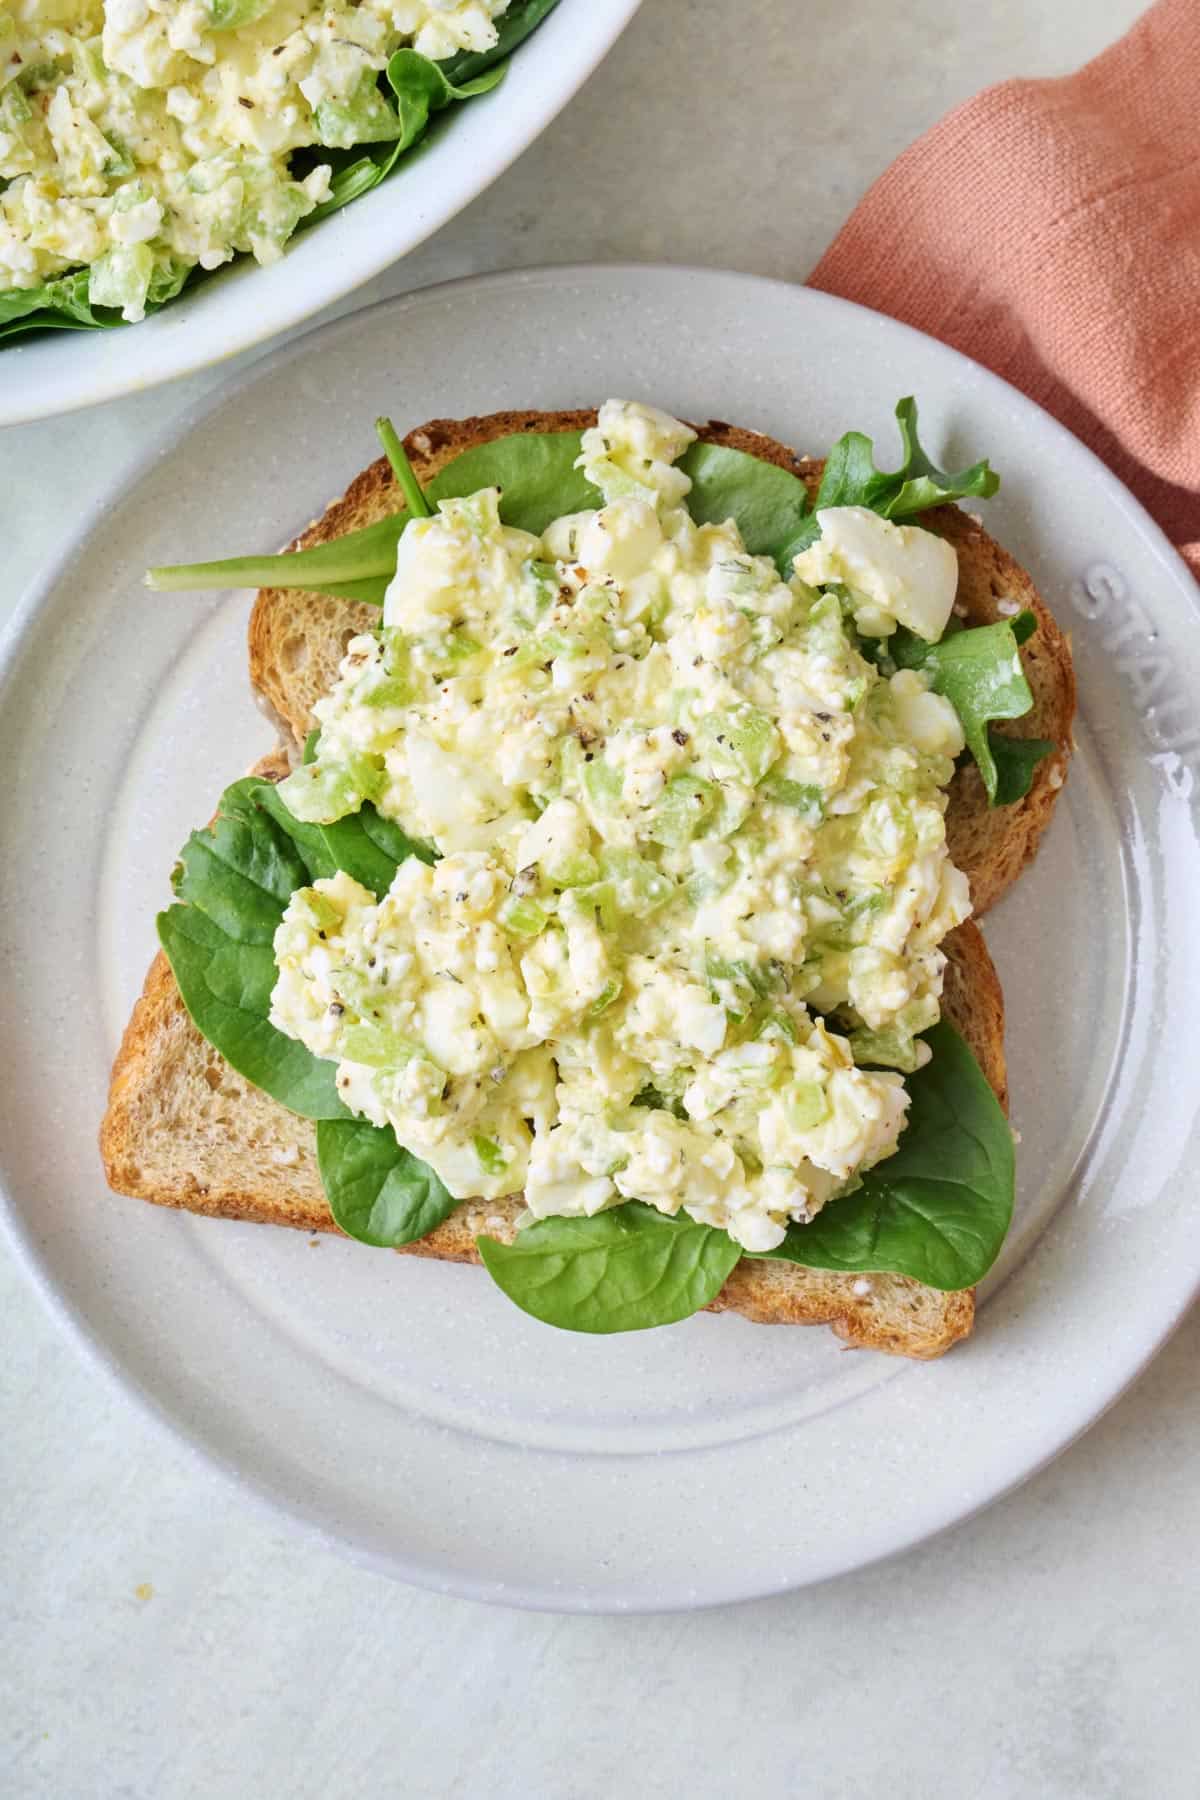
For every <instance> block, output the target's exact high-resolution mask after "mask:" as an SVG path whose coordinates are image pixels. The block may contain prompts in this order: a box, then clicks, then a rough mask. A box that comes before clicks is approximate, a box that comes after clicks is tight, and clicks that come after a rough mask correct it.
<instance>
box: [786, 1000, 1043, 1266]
mask: <svg viewBox="0 0 1200 1800" xmlns="http://www.w3.org/2000/svg"><path fill="white" fill-rule="evenodd" d="M926 1042H927V1043H928V1044H929V1047H930V1049H931V1050H932V1052H933V1056H932V1059H931V1060H930V1061H929V1062H928V1063H926V1065H925V1067H924V1068H923V1069H921V1070H919V1071H918V1072H917V1074H915V1075H912V1076H910V1077H909V1079H908V1083H907V1086H908V1091H909V1094H910V1096H911V1105H910V1107H909V1112H908V1123H907V1125H906V1126H905V1129H904V1132H903V1135H902V1136H901V1139H900V1147H899V1149H898V1150H897V1151H896V1153H895V1155H894V1156H889V1157H888V1158H887V1159H886V1160H885V1161H884V1162H881V1163H879V1164H878V1165H877V1166H876V1167H875V1168H873V1169H869V1170H868V1171H867V1173H866V1174H865V1175H864V1176H863V1178H862V1185H861V1187H859V1188H857V1189H856V1190H855V1192H854V1193H852V1194H845V1195H843V1196H842V1198H841V1199H839V1200H832V1201H831V1202H830V1203H829V1205H828V1206H826V1207H825V1208H823V1210H822V1211H821V1212H819V1213H818V1214H817V1216H816V1218H815V1219H814V1220H813V1221H812V1222H811V1224H808V1225H792V1226H790V1227H789V1228H788V1233H787V1236H786V1238H785V1239H784V1241H783V1243H782V1244H781V1245H780V1246H779V1247H778V1249H775V1250H769V1251H767V1252H765V1254H766V1255H767V1256H768V1257H770V1258H772V1259H774V1260H776V1261H779V1262H793V1263H799V1264H800V1265H801V1266H802V1267H804V1268H809V1269H846V1270H855V1271H862V1272H863V1273H864V1274H866V1273H872V1272H879V1271H883V1272H886V1273H891V1274H896V1275H912V1276H914V1277H915V1278H916V1279H917V1280H918V1281H924V1282H927V1283H928V1284H929V1286H930V1287H936V1288H942V1289H944V1290H946V1291H948V1292H954V1291H956V1290H957V1289H959V1288H966V1287H973V1286H974V1285H975V1283H976V1282H977V1281H981V1280H982V1279H983V1277H984V1276H985V1275H986V1274H987V1272H988V1270H989V1269H990V1268H991V1266H992V1264H993V1262H994V1261H995V1260H996V1257H997V1256H998V1254H999V1252H1000V1246H1001V1244H1002V1243H1003V1242H1004V1238H1005V1234H1006V1232H1007V1231H1008V1227H1009V1222H1010V1220H1011V1218H1012V1206H1013V1180H1014V1157H1013V1139H1012V1132H1011V1131H1010V1129H1009V1125H1008V1121H1007V1119H1006V1118H1005V1117H1004V1114H1003V1112H1002V1111H1001V1108H1000V1103H999V1101H998V1100H997V1099H996V1096H995V1095H994V1094H993V1092H992V1090H991V1088H990V1087H989V1086H988V1084H987V1081H986V1079H985V1078H984V1075H983V1072H982V1070H981V1069H980V1067H979V1064H978V1063H977V1062H976V1061H975V1058H974V1057H973V1056H972V1054H971V1052H970V1050H969V1049H968V1047H967V1045H966V1044H965V1043H964V1042H963V1040H962V1038H961V1037H960V1036H959V1035H958V1033H957V1032H956V1031H955V1030H954V1028H953V1026H951V1025H948V1024H947V1023H946V1022H945V1021H944V1020H943V1021H942V1022H941V1023H940V1024H938V1025H935V1026H934V1027H933V1029H932V1031H930V1032H928V1033H927V1034H926Z"/></svg>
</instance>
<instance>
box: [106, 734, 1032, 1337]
mask: <svg viewBox="0 0 1200 1800" xmlns="http://www.w3.org/2000/svg"><path fill="white" fill-rule="evenodd" d="M286 768H287V763H286V760H285V759H284V758H283V757H282V756H281V755H276V756H275V757H268V758H266V759H265V760H264V761H263V762H262V763H260V764H259V765H258V767H257V770H256V772H257V773H259V774H262V775H265V776H268V777H269V778H270V779H272V780H278V779H279V777H280V776H281V775H282V774H284V773H285V772H286ZM945 948H946V950H947V953H948V955H949V959H950V960H949V963H948V965H947V969H946V986H945V1000H944V1005H945V1011H946V1015H947V1017H948V1018H950V1019H951V1020H952V1021H953V1022H954V1023H955V1024H956V1025H957V1027H958V1029H959V1030H960V1031H961V1032H962V1034H963V1036H964V1037H965V1038H966V1039H967V1041H968V1043H969V1044H970V1045H971V1048H972V1049H973V1051H974V1052H975V1055H976V1057H977V1058H978V1060H979V1063H980V1065H981V1067H982V1069H983V1071H984V1074H985V1075H986V1076H987V1079H988V1081H989V1082H990V1083H991V1085H992V1087H993V1088H994V1090H995V1092H996V1094H997V1096H998V1097H999V1099H1000V1101H1001V1103H1002V1105H1004V1106H1005V1108H1006V1109H1007V1104H1008V1090H1007V1085H1006V1080H1005V1065H1004V1002H1003V998H1002V995H1001V992H1000V983H999V981H998V979H997V977H996V971H995V969H994V968H993V966H992V961H991V958H990V957H989V955H988V953H987V947H986V945H985V944H984V941H983V937H982V934H981V933H980V931H979V929H978V927H977V926H975V925H974V924H972V923H970V922H969V921H968V923H967V924H965V925H960V926H959V928H958V930H957V931H955V932H953V933H952V934H951V935H950V937H949V938H947V940H946V944H945ZM100 1150H101V1155H102V1156H103V1159H104V1167H105V1171H106V1173H107V1176H108V1182H109V1186H110V1187H112V1188H114V1189H115V1190H116V1191H117V1192H118V1193H120V1194H129V1195H131V1196H133V1197H134V1198H136V1199H141V1200H151V1201H153V1202H154V1203H155V1204H156V1205H159V1206H173V1207H182V1208H185V1209H187V1210H188V1211H190V1212H197V1213H209V1214H212V1215H213V1216H215V1217H218V1218H224V1219H246V1220H252V1221H254V1222H256V1223H259V1224H267V1225H291V1226H293V1227H295V1228H296V1229H297V1230H300V1231H310V1232H314V1231H330V1232H337V1231H338V1227H337V1226H336V1225H335V1224H334V1221H333V1217H332V1215H331V1213H330V1211H329V1207H328V1204H327V1202H326V1199H325V1193H324V1189H323V1188H322V1186H321V1177H320V1174H319V1172H318V1169H317V1155H316V1133H315V1130H314V1128H313V1126H312V1125H311V1124H310V1123H309V1121H308V1120H307V1119H301V1118H298V1117H297V1116H296V1115H295V1114H294V1113H290V1112H288V1111H287V1110H286V1108H284V1107H282V1106H280V1105H279V1103H278V1101H276V1100H272V1099H270V1097H269V1096H268V1095H266V1094H264V1093H263V1092H262V1091H261V1090H260V1089H258V1088H255V1087H252V1086H251V1085H250V1083H249V1082H248V1081H246V1080H245V1079H244V1078H243V1077H242V1076H241V1075H238V1074H237V1073H236V1072H235V1071H234V1070H233V1069H231V1068H230V1066H229V1064H228V1063H227V1062H226V1061H225V1060H224V1058H223V1057H222V1056H221V1055H220V1054H219V1053H218V1052H217V1051H216V1050H214V1049H213V1048H212V1046H211V1045H210V1044H208V1043H207V1042H206V1041H205V1039H204V1038H202V1037H201V1035H200V1033H199V1032H198V1031H197V1029H196V1027H195V1026H194V1025H193V1024H192V1021H191V1019H190V1018H189V1017H188V1014H187V1011H186V1009H185V1007H184V1004H183V1001H182V999H181V998H180V994H179V989H178V988H177V986H176V985H175V978H174V976H173V975H172V973H171V969H170V966H169V964H168V963H167V959H166V957H165V956H163V955H162V954H161V952H160V953H159V955H158V956H156V957H155V959H154V962H153V964H152V965H151V968H150V972H149V974H148V975H147V977H146V983H145V986H144V988H143V990H142V995H141V998H140V999H139V1000H138V1002H137V1005H136V1006H135V1007H134V1010H133V1016H132V1018H131V1019H130V1021H129V1024H128V1026H127V1027H126V1030H125V1036H124V1039H123V1040H122V1043H121V1048H120V1051H119V1053H118V1055H117V1060H116V1063H115V1064H114V1067H113V1074H112V1085H111V1088H110V1090H109V1101H108V1111H107V1112H106V1114H105V1117H104V1123H103V1125H102V1127H101V1132H100ZM521 1211H522V1201H521V1200H520V1198H519V1197H518V1198H514V1199H509V1200H493V1201H481V1200H466V1201H464V1202H463V1203H462V1205H460V1206H459V1207H458V1208H456V1210H455V1211H454V1212H453V1213H452V1214H451V1215H450V1217H449V1218H448V1219H446V1220H445V1221H444V1223H443V1224H441V1225H439V1226H438V1227H437V1229H436V1230H435V1231H432V1232H430V1233H429V1235H428V1237H425V1238H422V1239H421V1240H420V1242H419V1243H415V1244H408V1245H406V1246H405V1250H406V1252H408V1253H410V1254H412V1255H415V1256H434V1257H440V1258H443V1259H445V1260H448V1261H451V1262H478V1261H479V1255H478V1252H477V1251H476V1249H475V1239H476V1238H477V1237H478V1236H480V1235H481V1234H483V1233H486V1234H487V1235H488V1236H489V1237H498V1238H503V1239H506V1240H507V1239H511V1237H512V1236H513V1234H514V1232H515V1230H516V1221H517V1218H518V1217H519V1215H520V1213H521ZM711 1310H712V1311H714V1312H739V1313H742V1314H743V1315H744V1316H745V1317H746V1318H748V1319H753V1320H754V1321H756V1322H757V1323H759V1324H788V1325H821V1324H829V1325H832V1326H833V1329H834V1330H835V1331H836V1332H837V1334H838V1336H839V1337H842V1338H844V1339H845V1340H846V1342H847V1343H849V1344H853V1345H855V1346H859V1347H863V1348H868V1349H874V1350H886V1351H889V1352H890V1353H891V1354H893V1355H897V1356H913V1357H933V1356H940V1355H941V1354H942V1352H943V1351H945V1350H948V1349H949V1348H950V1346H951V1345H952V1344H954V1343H956V1342H957V1341H958V1339H959V1338H963V1337H966V1336H967V1335H968V1333H969V1332H970V1330H971V1324H972V1320H973V1318H974V1312H975V1302H974V1294H973V1293H972V1292H971V1291H970V1290H967V1291H965V1292H962V1293H952V1294H946V1293H941V1292H939V1291H938V1290H937V1289H936V1288H930V1287H926V1286H924V1285H923V1284H922V1283H921V1282H919V1281H913V1280H911V1279H910V1278H909V1277H907V1276H903V1275H872V1276H870V1277H869V1278H868V1279H865V1280H864V1279H863V1278H860V1277H856V1276H853V1275H842V1274H836V1273H833V1272H829V1271H825V1270H821V1269H800V1268H795V1267H792V1266H790V1265H788V1264H784V1263H768V1262H758V1261H750V1260H743V1261H742V1262H740V1263H739V1264H738V1266H737V1267H736V1268H735V1269H734V1271H733V1274H732V1275H731V1276H730V1278H729V1280H728V1281H727V1282H726V1284H725V1286H724V1288H723V1289H722V1290H721V1292H720V1294H719V1295H718V1297H717V1299H716V1300H715V1301H714V1302H713V1305H712V1308H711Z"/></svg>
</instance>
